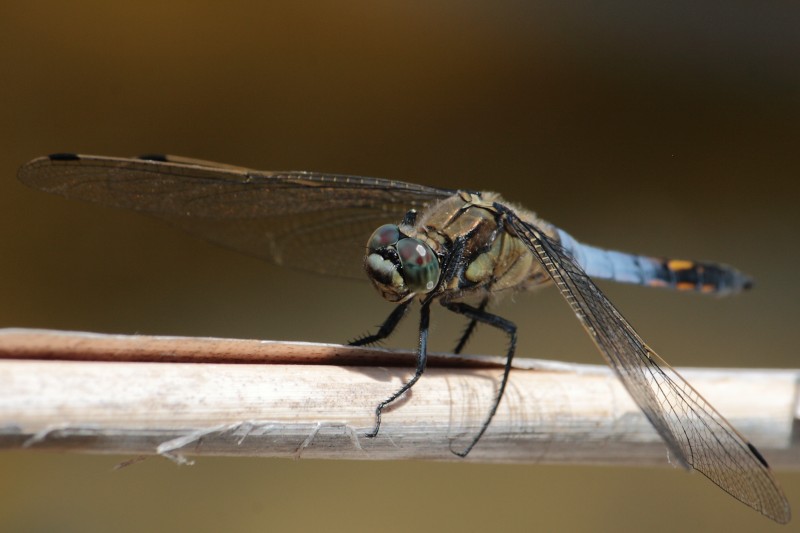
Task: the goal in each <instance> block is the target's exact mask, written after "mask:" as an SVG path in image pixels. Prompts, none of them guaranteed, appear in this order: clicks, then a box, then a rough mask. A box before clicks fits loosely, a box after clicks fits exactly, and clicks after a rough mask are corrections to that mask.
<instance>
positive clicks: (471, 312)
mask: <svg viewBox="0 0 800 533" xmlns="http://www.w3.org/2000/svg"><path fill="white" fill-rule="evenodd" d="M446 306H447V308H448V309H450V310H451V311H453V312H454V313H459V314H461V315H464V316H466V317H467V318H471V319H472V320H473V321H478V322H483V323H484V324H487V325H489V326H493V327H496V328H498V329H501V330H503V331H505V332H506V333H507V334H508V338H509V346H508V352H507V353H506V364H505V367H504V369H503V378H502V380H501V381H500V386H499V387H498V388H497V394H496V395H495V398H494V403H492V408H491V409H490V410H489V415H488V416H487V417H486V419H485V420H484V421H483V425H482V426H481V429H480V431H479V432H478V434H477V435H476V436H475V438H473V439H472V442H470V443H469V445H468V446H467V447H466V448H464V450H463V451H460V452H457V451H453V449H452V448H450V451H451V452H453V453H454V454H456V455H458V456H459V457H466V456H467V454H468V453H469V452H470V450H472V448H473V447H474V446H475V445H476V444H477V443H478V441H479V440H480V438H481V437H482V436H483V434H484V433H485V432H486V429H487V428H488V427H489V424H490V423H491V421H492V418H493V417H494V414H495V413H496V412H497V407H498V406H499V405H500V400H501V399H502V398H503V392H505V390H506V385H507V384H508V375H509V373H510V372H511V361H512V360H513V359H514V350H515V349H516V346H517V326H516V325H515V324H514V323H513V322H511V321H509V320H506V319H505V318H502V317H499V316H497V315H493V314H491V313H487V312H486V311H484V310H483V309H482V308H475V307H472V306H471V305H467V304H464V303H457V302H456V303H453V302H451V303H447V304H446Z"/></svg>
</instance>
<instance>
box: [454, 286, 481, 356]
mask: <svg viewBox="0 0 800 533" xmlns="http://www.w3.org/2000/svg"><path fill="white" fill-rule="evenodd" d="M488 303H489V297H488V296H486V297H485V298H484V299H483V300H481V303H480V305H479V306H478V311H480V312H483V311H484V310H486V305H487V304H488ZM477 325H478V320H477V319H475V318H473V319H471V320H470V321H469V324H467V327H466V329H464V333H463V334H462V335H461V339H459V341H458V344H456V347H455V349H454V350H453V353H461V350H463V349H464V346H466V345H467V342H468V341H469V339H470V337H472V334H473V333H475V326H477Z"/></svg>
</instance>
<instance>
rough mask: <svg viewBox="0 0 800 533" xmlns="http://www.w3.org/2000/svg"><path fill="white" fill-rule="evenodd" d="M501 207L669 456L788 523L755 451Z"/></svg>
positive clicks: (553, 248) (556, 250)
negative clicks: (649, 424)
mask: <svg viewBox="0 0 800 533" xmlns="http://www.w3.org/2000/svg"><path fill="white" fill-rule="evenodd" d="M504 212H505V213H506V217H507V218H506V220H507V225H508V227H509V229H510V231H511V232H512V233H516V234H517V235H518V236H519V237H520V238H522V239H523V240H524V241H525V243H526V244H527V246H528V247H529V248H530V250H531V252H533V254H534V255H535V256H536V258H537V259H538V260H539V261H540V262H541V263H542V265H543V266H544V267H545V268H546V270H547V272H548V273H549V274H550V276H551V277H552V279H553V281H554V282H555V284H556V286H557V287H558V288H559V290H560V291H561V294H562V295H563V296H564V298H565V299H566V300H567V302H568V303H569V304H570V306H571V307H572V310H573V311H574V312H575V314H576V315H577V316H578V318H579V319H580V321H581V323H582V324H583V325H584V327H585V328H586V330H587V331H588V332H589V335H590V336H591V337H592V339H593V340H594V341H595V343H596V344H597V346H598V348H599V349H600V351H601V352H602V353H603V355H604V356H605V358H606V361H607V362H608V364H609V365H610V366H611V368H612V369H613V370H614V371H615V372H616V374H617V375H618V376H619V378H620V380H621V381H622V383H623V385H625V388H626V389H627V390H628V392H629V393H630V394H631V396H632V397H633V399H634V400H635V401H636V403H637V404H638V405H639V407H640V408H641V409H642V411H643V412H644V414H645V415H646V416H647V418H648V419H649V420H650V422H651V423H652V424H653V426H654V427H655V429H656V431H658V433H659V434H660V435H661V437H662V438H663V439H664V441H665V442H666V444H667V447H668V448H669V450H670V452H671V454H672V457H673V458H674V459H676V460H678V461H679V462H681V463H683V464H684V465H685V466H691V467H693V468H694V469H695V470H698V471H699V472H701V473H702V474H704V475H705V476H706V477H708V478H709V479H710V480H711V481H713V482H714V483H716V484H717V485H719V486H720V487H721V488H722V489H723V490H725V491H726V492H728V493H729V494H731V495H732V496H733V497H734V498H736V499H738V500H740V501H742V502H743V503H745V504H747V505H749V506H750V507H752V508H754V509H755V510H757V511H759V512H761V513H762V514H764V515H766V516H768V517H770V518H772V519H773V520H775V521H777V522H780V523H786V522H788V521H789V518H790V510H789V504H788V502H787V501H786V498H785V496H784V495H783V492H782V491H781V489H780V487H779V486H778V484H777V482H776V481H775V479H774V478H773V477H772V474H771V472H770V470H769V467H768V466H767V464H766V461H764V459H763V457H761V455H760V454H759V453H758V451H756V449H755V448H754V447H753V446H752V445H751V444H750V443H749V442H747V441H746V440H745V439H744V438H743V437H742V436H741V435H740V434H739V433H738V432H737V431H736V430H735V429H734V428H733V427H732V426H731V425H730V424H729V423H728V421H727V420H725V419H724V418H723V417H722V415H720V414H719V413H718V412H717V411H716V410H715V409H714V408H713V407H712V406H711V405H709V404H708V402H706V401H705V400H704V399H703V397H702V396H700V394H699V393H698V392H697V391H696V390H694V388H692V386H691V385H689V383H687V382H686V380H684V379H683V378H682V377H681V376H680V375H679V374H678V373H677V372H676V371H675V370H674V369H673V368H671V367H670V366H669V365H667V364H666V363H665V362H664V361H663V360H662V359H661V358H660V357H659V356H658V355H657V354H656V353H655V352H654V351H653V350H651V349H650V348H649V347H648V346H647V345H646V344H645V343H644V341H643V340H642V339H641V337H639V335H638V334H637V333H636V332H635V331H634V330H633V328H632V327H631V325H630V324H629V323H628V321H627V320H625V318H624V317H623V316H622V315H621V314H620V313H619V311H617V309H616V308H615V307H614V306H613V305H612V304H611V302H610V301H609V300H608V298H606V297H605V295H604V294H603V293H602V292H601V291H600V289H599V288H597V286H596V285H595V284H594V282H592V280H591V279H590V278H589V277H588V276H587V275H586V274H585V273H584V272H583V270H582V269H581V267H580V266H579V265H578V264H577V262H576V261H575V260H574V259H573V258H572V257H571V256H570V255H569V254H568V253H567V252H566V251H565V250H564V249H563V248H562V247H561V246H560V245H559V244H558V243H556V242H554V241H553V240H552V239H550V238H549V237H547V235H545V234H544V233H543V232H542V231H541V230H540V229H539V228H537V227H536V226H535V225H533V224H531V223H530V222H528V221H525V220H523V219H521V218H519V217H518V216H516V214H515V213H514V212H513V211H511V210H508V209H505V210H504Z"/></svg>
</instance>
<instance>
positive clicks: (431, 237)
mask: <svg viewBox="0 0 800 533" xmlns="http://www.w3.org/2000/svg"><path fill="white" fill-rule="evenodd" d="M19 178H20V180H21V181H22V182H24V183H26V184H28V185H30V186H32V187H35V188H38V189H42V190H45V191H48V192H53V193H57V194H61V195H63V196H66V197H69V198H77V199H82V200H88V201H93V202H97V203H101V204H105V205H109V206H115V207H123V208H128V209H135V210H138V211H142V212H145V213H147V214H150V215H153V216H156V217H159V218H163V219H166V220H168V221H170V222H172V223H174V224H177V225H179V226H181V227H183V228H184V229H186V230H187V231H189V232H191V233H195V234H198V235H200V236H202V237H204V238H205V239H207V240H209V241H212V242H215V243H218V244H221V245H223V246H226V247H228V248H232V249H235V250H238V251H241V252H244V253H248V254H251V255H255V256H258V257H262V258H264V259H268V260H270V261H273V262H275V263H278V264H282V265H286V266H292V267H295V268H299V269H306V270H308V269H312V270H314V271H316V272H320V273H323V274H328V275H338V276H346V277H354V278H359V279H363V278H364V270H366V272H367V275H368V277H369V278H370V279H371V280H372V282H373V284H374V285H375V286H376V288H377V289H378V290H379V291H380V292H381V294H382V295H383V296H384V298H386V299H387V300H389V301H392V302H395V303H397V306H396V307H395V309H394V311H393V312H392V313H391V314H390V315H389V317H388V318H387V319H386V321H385V322H384V323H383V325H382V326H381V327H380V329H379V330H378V332H377V333H376V334H374V335H370V336H367V337H364V338H362V339H359V340H358V341H355V342H354V343H353V344H356V345H361V344H370V343H374V342H378V341H380V340H381V339H384V338H386V337H387V336H389V335H390V334H391V333H392V331H393V330H394V329H395V327H396V326H397V324H398V323H399V322H400V320H401V319H402V318H403V316H405V314H406V312H407V311H408V309H409V307H410V305H411V304H412V302H413V301H414V300H415V298H414V296H419V300H420V325H419V346H418V349H417V367H416V371H415V373H414V376H413V377H412V378H411V379H410V380H408V381H407V382H406V383H404V384H403V386H402V387H400V388H399V389H398V390H397V391H396V392H395V393H394V394H392V395H391V396H390V397H388V398H386V399H385V400H383V401H382V402H380V403H379V404H378V406H377V407H376V409H375V417H376V423H375V426H374V427H373V429H372V431H370V432H369V433H368V434H367V435H368V436H375V435H377V433H378V430H379V428H380V423H381V413H382V411H383V409H384V408H385V407H386V406H387V405H389V404H391V403H392V402H394V401H395V400H396V399H398V398H399V397H400V396H402V395H403V393H405V392H406V391H407V390H409V389H410V388H411V387H412V386H413V385H414V383H416V381H417V380H418V379H419V378H420V376H421V375H422V374H423V372H424V370H425V363H426V358H427V338H428V328H429V321H430V306H431V303H432V302H434V301H439V302H440V303H441V304H442V305H443V306H444V307H446V308H447V309H448V310H450V311H453V312H455V313H458V314H460V315H463V316H465V317H466V318H467V319H468V320H469V325H468V327H467V328H466V331H465V333H464V335H463V337H462V338H461V340H460V341H459V343H458V345H457V346H456V349H455V351H456V352H459V351H460V350H461V349H462V348H463V347H464V345H465V344H466V342H467V340H468V339H469V337H470V335H471V334H472V332H473V331H474V329H475V326H476V324H479V323H481V324H485V325H488V326H491V327H494V328H497V329H499V330H501V331H503V332H504V333H505V334H506V335H507V336H508V339H509V347H508V350H507V352H506V366H505V369H504V372H503V375H502V377H501V379H500V382H499V384H498V387H497V392H496V396H495V400H494V403H493V404H492V406H491V408H490V409H489V412H488V414H487V416H486V418H485V421H484V424H483V425H482V427H481V428H480V429H479V430H478V431H476V433H475V436H474V437H473V439H472V441H471V443H470V444H469V445H468V446H467V447H466V448H465V449H463V450H460V451H456V452H454V453H457V454H458V455H462V456H465V455H466V454H467V453H468V452H469V451H470V450H471V449H472V447H473V446H474V445H475V444H476V443H477V442H478V440H479V439H480V437H481V436H482V435H483V434H484V432H485V431H486V429H487V428H488V427H489V423H490V422H491V419H492V417H493V416H494V413H495V412H496V410H497V408H498V405H499V403H500V400H501V399H502V396H503V391H504V390H505V386H506V383H507V381H508V376H509V373H510V370H511V360H512V357H513V356H514V350H515V346H516V332H517V328H516V326H515V325H514V324H513V323H511V322H509V321H508V320H506V319H504V318H502V317H500V316H498V315H494V314H491V313H489V312H487V310H486V309H487V307H488V305H489V303H490V297H491V296H492V295H493V294H495V293H497V292H499V291H504V290H512V289H515V290H520V289H529V288H532V287H535V286H539V285H542V284H544V283H548V282H552V283H553V284H554V285H555V286H556V287H557V289H558V290H559V291H560V293H561V294H562V295H563V296H564V298H565V300H566V302H567V303H568V304H569V306H570V307H571V308H572V310H573V311H574V313H575V315H576V317H577V318H578V319H579V321H580V322H581V324H582V325H583V326H584V328H585V329H586V331H587V333H588V334H589V335H590V336H591V338H592V340H594V342H595V344H596V345H597V347H598V348H599V350H600V352H601V353H602V355H603V356H604V358H605V359H606V362H607V363H608V364H609V365H610V366H611V368H612V369H613V370H614V372H615V373H616V375H617V376H618V377H619V378H620V380H621V382H622V384H623V385H624V386H625V387H626V389H627V390H628V392H629V393H630V395H631V397H632V398H633V399H634V401H636V403H637V404H638V406H639V407H640V408H641V410H642V411H643V412H644V414H645V415H646V416H647V418H648V420H649V421H650V422H651V423H652V425H653V427H654V428H655V430H656V431H657V432H658V433H659V435H660V436H661V437H662V438H663V440H664V442H665V444H666V446H667V448H668V449H669V451H670V457H671V458H672V459H673V461H676V462H678V463H680V464H682V465H684V466H686V467H687V468H688V467H692V468H694V469H695V470H698V471H700V472H702V473H703V474H704V475H705V476H707V477H708V478H709V479H711V480H712V481H713V482H714V483H716V484H717V485H718V486H720V487H721V488H722V489H723V490H725V491H726V492H728V493H729V494H731V495H732V496H734V497H735V498H737V499H738V500H740V501H742V502H744V503H745V504H747V505H749V506H751V507H752V508H754V509H756V510H757V511H759V512H761V513H762V514H764V515H765V516H768V517H770V518H772V519H773V520H776V521H778V522H781V523H786V522H788V521H789V518H790V510H789V505H788V503H787V501H786V498H785V497H784V495H783V493H782V491H781V489H780V487H779V486H778V484H777V482H776V481H775V479H774V478H773V477H772V474H771V472H770V470H769V467H768V465H767V462H766V461H765V460H764V458H763V457H762V456H761V454H760V453H759V452H758V451H757V450H756V448H755V447H754V446H753V445H752V444H751V443H749V442H748V441H747V440H746V439H745V438H744V437H743V436H742V435H740V434H739V433H738V432H737V431H736V430H735V429H734V428H733V427H732V426H731V425H730V424H729V423H728V421H727V420H725V418H724V417H723V416H722V415H720V414H719V413H718V412H717V411H716V410H715V409H714V408H713V407H712V406H711V405H709V404H708V403H707V402H706V401H705V400H704V399H703V397H702V396H701V395H700V394H699V393H697V391H695V390H694V389H693V388H692V386H691V385H690V384H689V383H687V382H686V381H685V380H684V379H683V378H682V377H681V376H680V375H679V374H678V373H677V372H675V370H673V369H672V368H671V367H670V366H669V365H668V364H667V363H666V362H664V361H663V360H662V359H661V358H660V357H659V356H658V354H656V353H655V352H654V351H653V350H652V349H650V347H649V346H647V344H646V343H645V342H644V341H643V340H642V338H641V337H639V335H638V334H637V333H636V331H635V330H634V329H633V327H632V326H631V325H630V324H629V323H628V322H627V321H626V320H625V318H624V317H623V316H622V314H621V313H620V312H619V311H617V309H616V308H615V307H614V305H613V304H612V303H611V302H610V301H609V300H608V298H606V296H605V295H604V294H603V293H602V291H601V290H600V289H599V288H598V287H597V285H595V283H594V282H593V278H601V279H609V280H614V281H619V282H624V283H634V284H638V285H643V286H658V287H667V288H673V289H676V290H682V291H694V292H700V293H715V294H726V293H735V292H739V291H742V290H744V289H747V288H749V287H750V286H751V281H750V279H749V278H748V277H747V276H745V275H744V274H742V273H741V272H739V271H737V270H735V269H733V268H731V267H728V266H725V265H720V264H715V263H698V262H695V261H683V260H670V259H664V258H657V257H647V256H640V255H635V254H626V253H622V252H615V251H610V250H603V249H600V248H596V247H593V246H589V245H586V244H582V243H580V242H578V241H577V240H575V239H574V238H573V237H572V236H570V235H569V234H568V233H566V232H565V231H563V230H561V229H559V228H557V227H555V226H553V225H552V224H549V223H547V222H545V221H544V220H541V219H539V218H537V217H536V216H535V215H534V214H533V213H530V212H528V211H524V210H521V209H518V208H514V207H511V206H509V205H508V204H507V203H506V202H505V201H504V200H503V199H502V198H501V197H500V196H499V195H497V194H495V193H489V192H484V193H475V192H468V191H451V190H444V189H437V188H434V187H426V186H423V185H416V184H413V183H406V182H401V181H392V180H382V179H376V178H362V177H355V176H339V175H331V174H318V173H310V172H262V171H255V170H250V169H246V168H242V167H235V166H231V165H221V164H217V163H210V162H207V161H199V160H193V159H186V158H179V157H171V156H155V157H153V156H148V157H144V158H116V157H101V156H83V155H76V154H56V155H52V156H48V157H42V158H38V159H35V160H33V161H31V162H29V163H27V164H26V165H24V166H23V167H22V168H21V169H20V171H19ZM417 209H419V210H420V211H419V215H417V214H416V213H417V211H416V210H417ZM375 228H378V229H377V230H375ZM323 229H324V231H322V230H323ZM370 234H371V237H370V238H369V240H368V242H367V247H366V248H367V251H366V256H365V255H364V248H363V247H362V245H361V243H363V242H364V240H363V239H364V236H366V235H370ZM319 257H325V258H326V260H325V261H319V260H318V258H319ZM470 297H475V298H477V304H476V305H471V304H468V303H466V302H467V301H470V300H469V298H470Z"/></svg>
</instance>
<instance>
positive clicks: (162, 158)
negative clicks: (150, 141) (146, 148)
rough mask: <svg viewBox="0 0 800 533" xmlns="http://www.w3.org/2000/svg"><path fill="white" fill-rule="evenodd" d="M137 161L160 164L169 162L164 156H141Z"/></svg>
mask: <svg viewBox="0 0 800 533" xmlns="http://www.w3.org/2000/svg"><path fill="white" fill-rule="evenodd" d="M138 159H144V160H145V161H161V162H162V163H166V162H167V161H169V159H167V156H165V155H164V154H142V155H140V156H139V157H138Z"/></svg>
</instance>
